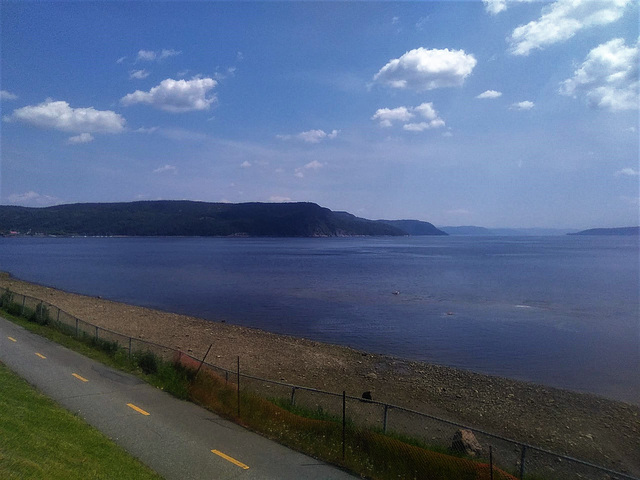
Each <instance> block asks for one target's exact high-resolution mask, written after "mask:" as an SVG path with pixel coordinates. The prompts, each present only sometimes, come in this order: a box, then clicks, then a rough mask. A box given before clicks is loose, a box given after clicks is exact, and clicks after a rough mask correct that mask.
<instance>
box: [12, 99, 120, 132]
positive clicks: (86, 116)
mask: <svg viewBox="0 0 640 480" xmlns="http://www.w3.org/2000/svg"><path fill="white" fill-rule="evenodd" d="M4 119H5V121H12V120H18V121H21V122H24V123H28V124H30V125H34V126H36V127H40V128H52V129H55V130H61V131H63V132H76V133H85V132H87V133H88V132H93V133H119V132H122V131H123V130H124V125H125V123H126V120H125V119H124V118H123V117H122V116H121V115H118V114H117V113H115V112H112V111H111V110H96V109H94V108H93V107H89V108H71V107H70V106H69V104H68V103H67V102H63V101H53V100H50V99H49V100H46V101H44V102H43V103H41V104H39V105H29V106H26V107H22V108H18V109H17V110H14V111H13V114H12V115H11V116H8V117H5V118H4Z"/></svg>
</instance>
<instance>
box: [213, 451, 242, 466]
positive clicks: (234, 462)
mask: <svg viewBox="0 0 640 480" xmlns="http://www.w3.org/2000/svg"><path fill="white" fill-rule="evenodd" d="M211 453H215V454H216V455H218V456H219V457H222V458H224V459H225V460H227V461H228V462H231V463H233V464H234V465H237V466H238V467H240V468H243V469H244V470H249V465H245V464H244V463H242V462H239V461H238V460H236V459H235V458H233V457H230V456H229V455H225V454H224V453H222V452H221V451H219V450H211Z"/></svg>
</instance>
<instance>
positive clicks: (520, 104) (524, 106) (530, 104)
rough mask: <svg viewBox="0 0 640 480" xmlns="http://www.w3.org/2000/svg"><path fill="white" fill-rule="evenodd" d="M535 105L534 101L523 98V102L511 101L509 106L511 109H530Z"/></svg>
mask: <svg viewBox="0 0 640 480" xmlns="http://www.w3.org/2000/svg"><path fill="white" fill-rule="evenodd" d="M535 106H536V104H535V103H533V102H530V101H529V100H525V101H524V102H517V103H512V104H511V107H510V108H511V110H531V109H532V108H533V107H535Z"/></svg>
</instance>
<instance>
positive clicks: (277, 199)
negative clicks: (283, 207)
mask: <svg viewBox="0 0 640 480" xmlns="http://www.w3.org/2000/svg"><path fill="white" fill-rule="evenodd" d="M269 201H270V202H273V203H286V202H290V201H291V198H289V197H283V196H280V195H273V196H271V197H269Z"/></svg>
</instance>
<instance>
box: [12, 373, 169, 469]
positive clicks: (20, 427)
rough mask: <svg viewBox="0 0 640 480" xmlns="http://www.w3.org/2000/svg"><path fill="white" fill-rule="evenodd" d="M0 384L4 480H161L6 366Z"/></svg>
mask: <svg viewBox="0 0 640 480" xmlns="http://www.w3.org/2000/svg"><path fill="white" fill-rule="evenodd" d="M0 385H2V388H0V478H2V479H6V480H12V479H42V478H46V479H49V480H58V479H60V480H74V479H78V480H85V479H88V478H91V479H118V480H119V479H125V478H126V479H145V480H146V479H160V478H162V477H160V476H159V475H157V474H156V473H154V472H153V471H152V470H151V469H149V468H148V467H146V466H145V465H143V464H142V463H140V462H139V461H138V460H136V459H135V458H133V457H132V456H130V455H129V454H128V453H127V452H125V451H124V450H123V449H122V448H121V447H119V446H118V445H116V444H115V443H113V442H112V441H111V440H109V439H108V438H107V437H105V436H104V435H102V434H101V433H100V432H99V431H98V430H96V429H95V428H93V427H91V426H90V425H88V424H87V423H85V422H84V421H83V420H82V419H80V418H79V417H77V416H74V415H73V414H71V413H69V412H67V411H66V410H64V409H63V408H61V407H59V406H58V405H56V404H55V403H54V402H53V401H52V400H50V399H49V398H47V397H45V396H44V395H42V394H40V393H38V392H37V391H36V390H35V389H34V388H33V387H31V386H30V385H29V384H27V383H26V382H25V381H24V380H22V379H21V378H19V377H18V376H16V375H15V374H13V373H12V372H10V371H9V370H8V369H7V368H6V367H5V366H4V365H2V364H0Z"/></svg>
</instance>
